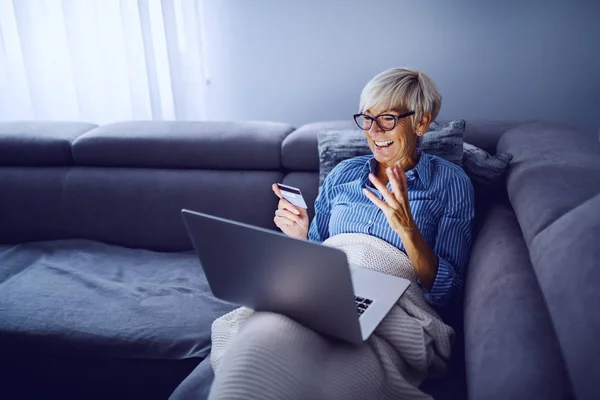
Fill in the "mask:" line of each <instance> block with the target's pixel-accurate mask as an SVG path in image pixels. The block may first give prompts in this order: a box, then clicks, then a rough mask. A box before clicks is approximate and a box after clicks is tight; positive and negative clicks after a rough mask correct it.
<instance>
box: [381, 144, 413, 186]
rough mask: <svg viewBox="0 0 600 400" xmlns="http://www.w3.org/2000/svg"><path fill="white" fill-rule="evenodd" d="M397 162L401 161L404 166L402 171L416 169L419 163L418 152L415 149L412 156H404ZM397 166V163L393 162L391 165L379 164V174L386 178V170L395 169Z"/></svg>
mask: <svg viewBox="0 0 600 400" xmlns="http://www.w3.org/2000/svg"><path fill="white" fill-rule="evenodd" d="M397 161H400V164H401V165H402V169H403V170H404V171H405V172H406V171H408V170H410V169H412V168H414V167H415V165H417V162H419V153H418V152H417V149H414V150H413V151H412V152H411V154H408V155H404V156H402V157H401V158H400V159H399V160H397ZM395 166H396V164H395V162H392V163H390V164H389V165H388V164H387V163H379V168H378V171H377V172H378V173H379V174H381V175H383V176H386V172H385V170H386V169H387V168H393V167H395ZM386 180H387V179H386Z"/></svg>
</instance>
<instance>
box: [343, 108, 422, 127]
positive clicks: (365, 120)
mask: <svg viewBox="0 0 600 400" xmlns="http://www.w3.org/2000/svg"><path fill="white" fill-rule="evenodd" d="M414 113H415V112H414V111H409V112H407V113H404V114H402V115H394V114H381V115H378V116H376V117H370V116H368V115H365V114H354V122H356V125H358V127H359V128H360V129H362V130H363V131H368V130H369V129H371V127H372V126H373V121H375V122H376V123H377V126H379V127H380V128H381V129H382V130H384V131H391V130H392V129H394V128H395V127H396V125H397V124H398V121H399V120H401V119H402V118H406V117H409V116H411V115H414Z"/></svg>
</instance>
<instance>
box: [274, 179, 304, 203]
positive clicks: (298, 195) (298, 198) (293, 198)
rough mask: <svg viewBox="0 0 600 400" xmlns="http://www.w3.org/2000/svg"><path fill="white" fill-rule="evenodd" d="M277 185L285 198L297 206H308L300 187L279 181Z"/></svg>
mask: <svg viewBox="0 0 600 400" xmlns="http://www.w3.org/2000/svg"><path fill="white" fill-rule="evenodd" d="M277 187H278V188H279V190H280V191H281V196H282V197H283V198H284V199H286V200H287V201H289V202H290V203H292V204H293V205H295V206H296V207H302V208H308V207H307V206H306V202H305V201H304V197H302V192H300V189H298V188H295V187H293V186H288V185H284V184H281V183H278V184H277Z"/></svg>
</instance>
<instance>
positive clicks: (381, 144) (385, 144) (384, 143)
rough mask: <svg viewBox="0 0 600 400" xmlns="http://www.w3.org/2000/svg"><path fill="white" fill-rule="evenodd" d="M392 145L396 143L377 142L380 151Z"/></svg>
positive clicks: (376, 145)
mask: <svg viewBox="0 0 600 400" xmlns="http://www.w3.org/2000/svg"><path fill="white" fill-rule="evenodd" d="M392 143H394V142H392V141H385V142H375V147H377V148H378V149H381V148H384V147H389V146H391V144H392Z"/></svg>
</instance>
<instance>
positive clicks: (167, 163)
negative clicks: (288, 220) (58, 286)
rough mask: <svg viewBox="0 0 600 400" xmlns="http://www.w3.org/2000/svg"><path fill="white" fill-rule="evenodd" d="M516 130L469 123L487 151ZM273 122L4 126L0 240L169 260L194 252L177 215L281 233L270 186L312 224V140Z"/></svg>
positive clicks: (315, 165) (313, 134)
mask: <svg viewBox="0 0 600 400" xmlns="http://www.w3.org/2000/svg"><path fill="white" fill-rule="evenodd" d="M511 126H514V123H512V124H511V123H504V122H498V123H493V122H477V121H475V122H471V123H467V133H466V139H467V140H469V141H471V142H473V143H475V144H479V145H482V146H483V147H485V148H487V149H488V150H489V147H490V143H493V144H494V146H495V143H496V141H497V138H498V137H499V136H500V135H501V134H502V133H503V132H504V131H506V130H507V129H509V128H510V127H511ZM325 129H355V128H354V126H353V122H352V121H338V122H335V121H333V122H324V123H315V124H308V125H305V126H302V127H300V128H299V129H297V130H295V129H294V128H293V127H291V126H289V125H286V124H281V123H273V122H159V121H153V122H123V123H116V124H109V125H105V126H96V125H92V124H85V123H56V122H47V123H40V122H16V123H2V124H0V190H1V193H2V194H1V196H0V243H19V242H25V241H37V240H53V239H66V238H85V239H92V240H99V241H103V242H107V243H114V244H119V245H123V246H128V247H142V248H148V249H154V250H162V251H177V250H188V249H191V243H190V241H189V239H188V237H187V234H186V232H185V229H184V227H183V224H182V221H181V216H180V210H181V209H182V208H189V209H192V210H197V211H200V212H206V213H209V214H214V215H219V216H222V217H225V218H230V219H234V220H238V221H242V222H247V223H250V224H253V225H257V226H261V227H265V228H272V229H275V226H274V224H273V212H274V210H275V208H276V206H277V198H276V197H275V196H274V195H273V193H272V191H271V184H272V183H274V182H282V183H284V184H289V185H292V186H297V187H299V188H300V189H301V190H302V192H303V194H304V197H305V198H306V200H307V203H308V204H310V207H309V216H310V217H311V218H312V215H313V208H312V204H314V200H315V198H316V196H317V188H318V172H319V158H318V150H317V133H318V132H319V131H321V130H325Z"/></svg>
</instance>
